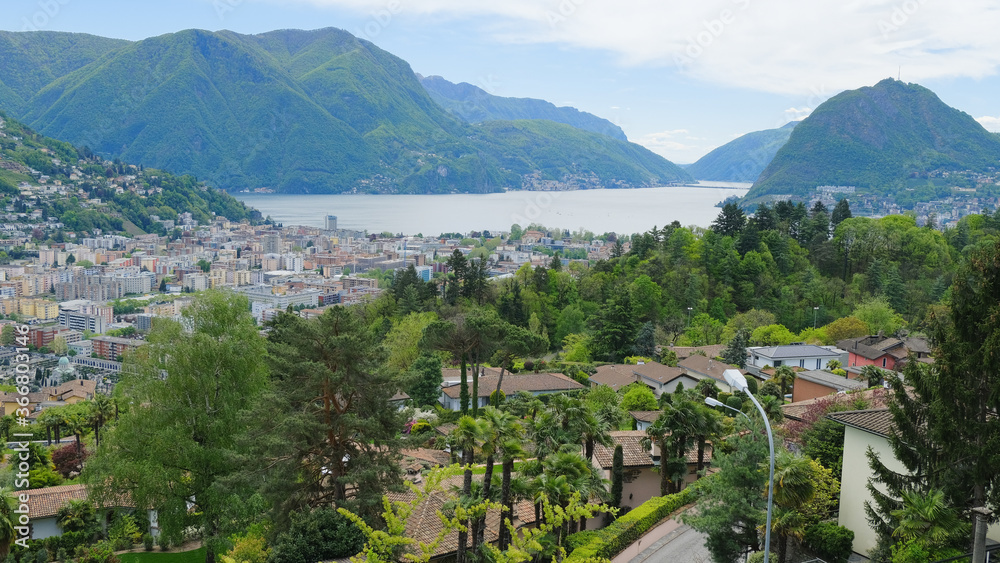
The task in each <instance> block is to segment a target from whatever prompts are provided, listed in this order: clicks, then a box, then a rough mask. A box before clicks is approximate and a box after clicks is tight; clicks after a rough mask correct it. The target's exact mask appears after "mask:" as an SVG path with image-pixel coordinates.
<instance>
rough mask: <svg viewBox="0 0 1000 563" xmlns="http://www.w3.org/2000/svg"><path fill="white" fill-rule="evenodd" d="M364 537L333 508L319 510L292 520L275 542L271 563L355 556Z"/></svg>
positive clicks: (299, 562) (307, 562)
mask: <svg viewBox="0 0 1000 563" xmlns="http://www.w3.org/2000/svg"><path fill="white" fill-rule="evenodd" d="M364 540H365V536H364V534H362V533H361V530H359V529H358V528H356V527H355V526H354V524H353V523H351V521H350V520H348V519H347V518H345V517H344V516H343V515H341V514H340V513H338V512H337V511H336V510H334V509H331V508H317V509H314V510H312V511H308V512H303V513H300V514H298V515H296V516H295V517H293V519H292V524H291V526H290V527H289V528H288V530H287V531H285V532H282V533H281V534H279V535H278V537H277V538H276V539H275V540H274V544H273V548H272V552H271V556H270V561H271V562H272V563H313V562H315V561H328V560H331V559H338V558H343V557H350V556H353V555H356V554H357V553H358V552H360V551H361V547H362V546H363V545H364Z"/></svg>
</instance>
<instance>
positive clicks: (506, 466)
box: [498, 424, 525, 551]
mask: <svg viewBox="0 0 1000 563" xmlns="http://www.w3.org/2000/svg"><path fill="white" fill-rule="evenodd" d="M517 427H518V428H519V430H518V432H519V434H521V436H519V437H516V438H511V439H509V440H507V441H505V442H502V443H501V444H500V446H499V448H498V452H499V454H500V459H501V461H502V462H503V478H502V481H501V485H500V504H501V505H502V506H503V507H504V509H505V511H506V513H507V516H508V517H509V518H510V519H511V521H512V522H513V520H514V495H513V493H512V476H513V474H514V461H515V460H517V459H518V458H522V457H524V455H525V451H524V448H522V447H521V437H522V436H523V435H524V430H523V428H521V425H520V424H517ZM501 520H502V519H501ZM510 541H511V537H510V530H508V529H507V526H506V525H501V526H500V537H499V539H498V542H499V547H500V551H504V550H506V549H507V546H508V545H509V544H510Z"/></svg>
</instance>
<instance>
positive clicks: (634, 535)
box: [565, 486, 698, 562]
mask: <svg viewBox="0 0 1000 563" xmlns="http://www.w3.org/2000/svg"><path fill="white" fill-rule="evenodd" d="M697 497H698V493H697V491H696V490H695V487H692V486H689V487H687V488H686V489H684V490H683V491H681V492H679V493H677V494H674V495H667V496H665V497H653V498H651V499H649V500H647V501H646V502H644V503H642V504H640V505H639V506H637V507H635V508H633V509H632V510H631V511H630V512H629V513H628V514H626V515H624V516H622V517H621V518H619V519H617V520H615V521H614V522H612V523H611V525H609V526H607V527H605V528H602V529H600V530H597V531H586V532H579V533H576V534H573V535H571V536H569V537H568V538H566V541H567V545H569V546H571V547H572V546H576V549H574V550H573V551H572V552H571V553H570V554H569V556H568V557H567V558H566V559H565V561H567V562H572V561H583V560H586V559H589V558H591V557H603V558H606V559H611V558H613V557H614V556H616V555H618V554H619V553H621V552H622V551H624V550H625V548H627V547H628V546H630V545H632V544H633V543H634V542H635V541H636V540H638V539H639V538H640V537H642V535H643V534H645V533H646V532H648V531H649V530H650V528H652V527H653V526H655V525H657V524H659V523H660V521H661V520H663V519H664V518H666V517H667V516H670V514H672V513H673V512H674V511H676V510H677V509H679V508H681V507H682V506H684V505H686V504H690V503H692V502H694V500H695V499H696V498H697Z"/></svg>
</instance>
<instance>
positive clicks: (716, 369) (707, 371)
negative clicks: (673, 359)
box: [677, 354, 748, 393]
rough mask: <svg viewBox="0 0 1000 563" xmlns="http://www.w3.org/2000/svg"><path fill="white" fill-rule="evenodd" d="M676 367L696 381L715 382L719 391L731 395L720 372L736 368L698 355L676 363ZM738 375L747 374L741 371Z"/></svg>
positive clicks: (730, 390)
mask: <svg viewBox="0 0 1000 563" xmlns="http://www.w3.org/2000/svg"><path fill="white" fill-rule="evenodd" d="M677 367H679V368H681V369H683V370H684V371H685V372H687V374H688V375H690V376H692V377H696V378H698V379H711V380H713V381H715V384H716V385H717V386H718V387H719V390H720V391H724V392H726V393H731V392H732V388H731V387H730V386H729V383H727V382H726V378H725V377H724V376H723V375H722V372H724V371H726V370H727V369H739V368H737V367H736V366H731V365H729V364H727V363H725V362H722V361H719V360H716V359H714V358H710V357H707V356H702V355H699V354H695V355H693V356H688V357H687V358H684V359H683V360H681V361H679V362H677ZM740 373H742V374H743V375H747V373H748V372H747V371H746V370H743V369H741V370H740Z"/></svg>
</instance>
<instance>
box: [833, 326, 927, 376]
mask: <svg viewBox="0 0 1000 563" xmlns="http://www.w3.org/2000/svg"><path fill="white" fill-rule="evenodd" d="M837 346H838V347H839V348H842V349H844V350H847V354H848V357H847V358H848V359H847V365H846V366H845V367H861V366H878V367H880V368H884V369H890V370H898V369H901V368H902V363H903V362H904V361H905V360H906V358H907V357H908V356H909V355H910V354H911V353H912V354H913V355H914V356H916V357H917V359H919V360H929V359H930V354H931V348H930V344H928V342H927V340H925V339H923V338H908V337H902V338H896V337H889V338H886V337H884V336H881V335H871V336H861V337H858V338H848V339H846V340H841V341H840V342H838V343H837Z"/></svg>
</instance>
